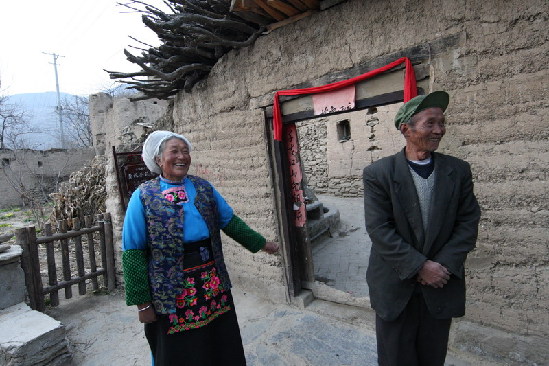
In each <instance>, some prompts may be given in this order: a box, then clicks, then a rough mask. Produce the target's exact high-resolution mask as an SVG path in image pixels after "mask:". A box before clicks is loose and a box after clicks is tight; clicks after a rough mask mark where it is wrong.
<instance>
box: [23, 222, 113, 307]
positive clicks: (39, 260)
mask: <svg viewBox="0 0 549 366" xmlns="http://www.w3.org/2000/svg"><path fill="white" fill-rule="evenodd" d="M72 220H73V225H72V230H68V231H67V223H66V221H65V220H59V221H58V222H57V230H56V231H57V232H56V233H52V227H51V225H50V224H46V225H45V227H44V233H45V236H40V237H37V236H36V230H35V228H34V227H27V228H22V229H18V230H17V231H16V232H15V236H16V244H18V245H20V246H21V247H22V248H23V255H22V257H21V266H22V267H23V271H24V272H25V283H26V286H27V292H28V294H29V300H30V306H31V308H32V309H35V310H38V311H43V310H44V309H45V307H46V295H48V294H49V299H50V305H51V306H57V305H59V291H60V290H61V289H64V292H65V298H66V299H70V298H71V297H72V286H73V285H76V284H78V293H79V294H80V295H85V294H86V290H87V289H86V288H87V283H86V282H87V281H88V282H89V283H91V288H92V290H98V289H99V287H100V285H99V281H98V277H100V276H103V286H104V287H105V288H107V289H108V290H109V291H110V290H113V289H114V287H115V264H114V248H113V232H112V222H111V216H110V214H108V213H107V214H104V215H97V216H96V221H95V223H93V218H92V217H91V216H86V217H85V218H84V225H83V226H84V227H82V223H81V222H80V219H78V218H74V219H72ZM96 241H98V242H96ZM56 242H57V243H56ZM83 242H85V244H86V245H83ZM56 244H57V245H56ZM85 249H87V256H86V257H87V263H85V262H86V261H85V253H84V252H85ZM71 251H72V253H71ZM97 251H99V252H100V256H101V266H100V267H98V266H97V260H96V252H97ZM59 259H60V262H61V268H62V280H59V279H58V275H57V272H58V264H57V263H56V262H58V261H59ZM71 262H72V263H71ZM44 264H45V265H46V266H47V274H48V275H47V277H48V285H47V286H44V284H43V281H42V275H41V265H44ZM75 273H76V275H75ZM59 277H61V273H60V276H59Z"/></svg>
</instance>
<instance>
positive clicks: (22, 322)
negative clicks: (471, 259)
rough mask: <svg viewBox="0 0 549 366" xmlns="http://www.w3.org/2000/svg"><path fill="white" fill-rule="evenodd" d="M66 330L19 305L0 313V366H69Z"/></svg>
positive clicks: (40, 314)
mask: <svg viewBox="0 0 549 366" xmlns="http://www.w3.org/2000/svg"><path fill="white" fill-rule="evenodd" d="M70 360H71V355H70V352H69V349H68V344H67V339H66V334H65V327H64V326H63V325H62V324H61V323H60V322H59V321H57V320H55V319H53V318H51V317H49V316H48V315H46V314H43V313H40V312H38V311H35V310H32V309H31V308H30V307H29V306H28V305H27V304H25V303H19V304H16V305H13V306H10V307H8V308H6V309H3V310H1V311H0V365H4V366H31V365H32V366H42V365H48V366H61V365H68V364H70Z"/></svg>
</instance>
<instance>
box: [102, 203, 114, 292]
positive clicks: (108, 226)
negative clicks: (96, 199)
mask: <svg viewBox="0 0 549 366" xmlns="http://www.w3.org/2000/svg"><path fill="white" fill-rule="evenodd" d="M104 218H105V251H106V254H107V280H108V285H107V289H108V290H109V291H113V290H114V288H115V286H116V268H115V265H114V245H113V232H112V220H111V214H110V213H108V212H107V213H106V214H105V215H104Z"/></svg>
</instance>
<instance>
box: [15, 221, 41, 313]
mask: <svg viewBox="0 0 549 366" xmlns="http://www.w3.org/2000/svg"><path fill="white" fill-rule="evenodd" d="M15 244H17V245H19V246H21V248H22V249H23V253H22V255H21V267H22V268H23V272H24V273H25V286H26V287H27V293H28V294H29V302H30V307H31V309H33V310H36V308H37V305H36V300H37V299H36V288H35V282H34V274H33V267H32V264H31V259H30V250H29V233H28V231H27V228H21V229H17V230H16V231H15Z"/></svg>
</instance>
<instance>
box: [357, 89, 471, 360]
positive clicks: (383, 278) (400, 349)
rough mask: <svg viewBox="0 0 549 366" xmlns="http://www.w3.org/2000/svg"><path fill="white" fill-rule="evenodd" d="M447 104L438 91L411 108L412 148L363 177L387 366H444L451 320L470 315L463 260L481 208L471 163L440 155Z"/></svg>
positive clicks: (400, 124) (406, 117)
mask: <svg viewBox="0 0 549 366" xmlns="http://www.w3.org/2000/svg"><path fill="white" fill-rule="evenodd" d="M448 101H449V97H448V94H447V93H446V92H443V91H435V92H433V93H431V94H429V95H420V96H417V97H415V98H413V99H411V100H410V101H409V102H407V103H405V104H404V105H403V106H402V107H401V108H400V110H399V111H398V113H397V115H396V118H395V125H396V127H397V129H399V130H400V132H401V133H402V135H403V136H404V138H405V139H406V147H405V148H404V149H403V150H402V151H400V152H399V153H397V154H395V155H392V156H389V157H386V158H383V159H381V160H379V161H377V162H375V163H373V164H371V165H370V166H368V167H366V168H365V169H364V173H363V180H364V214H365V219H366V229H367V231H368V234H369V235H370V238H371V240H372V250H371V254H370V263H369V266H368V270H367V274H366V279H367V282H368V286H369V289H370V301H371V304H372V307H373V308H374V310H375V311H376V335H377V348H378V362H379V364H380V365H383V366H385V365H394V366H396V365H399V366H415V365H417V366H425V365H433V366H434V365H440V366H442V365H444V360H445V358H446V352H447V345H448V334H449V331H450V324H451V321H452V318H453V317H460V316H463V315H464V313H465V278H464V262H465V259H466V257H467V253H469V251H471V250H472V249H473V248H474V247H475V242H476V239H477V232H478V223H479V219H480V208H479V205H478V203H477V200H476V198H475V195H474V193H473V182H472V177H471V169H470V167H469V164H468V163H466V162H465V161H463V160H460V159H457V158H454V157H451V156H448V155H444V154H440V153H435V152H434V151H435V150H436V149H437V148H438V145H439V143H440V140H441V139H442V137H443V136H444V134H445V132H446V127H445V123H444V122H445V118H444V111H445V110H446V107H447V106H448Z"/></svg>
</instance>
